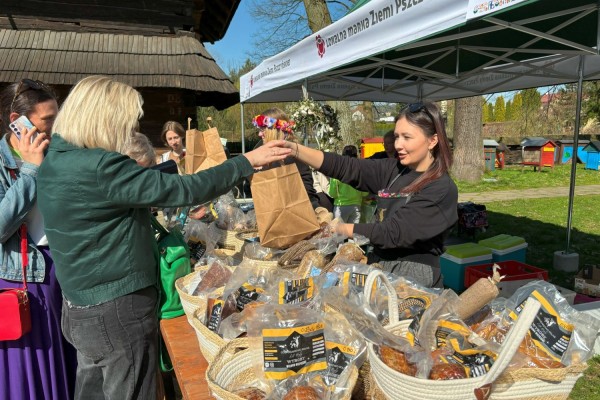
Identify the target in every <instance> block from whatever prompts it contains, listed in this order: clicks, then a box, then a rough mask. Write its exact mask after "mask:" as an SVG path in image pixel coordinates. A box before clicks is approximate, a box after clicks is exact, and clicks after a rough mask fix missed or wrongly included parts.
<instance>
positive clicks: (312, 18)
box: [304, 0, 331, 33]
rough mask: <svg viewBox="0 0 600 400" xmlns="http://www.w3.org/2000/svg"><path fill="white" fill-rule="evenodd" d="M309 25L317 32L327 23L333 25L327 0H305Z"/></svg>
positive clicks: (313, 31) (312, 30)
mask: <svg viewBox="0 0 600 400" xmlns="http://www.w3.org/2000/svg"><path fill="white" fill-rule="evenodd" d="M304 8H305V10H306V18H307V19H308V27H309V28H310V31H311V32H312V33H315V32H317V31H319V30H321V29H323V28H325V27H326V26H327V25H331V15H330V14H329V9H328V8H327V3H326V1H325V0H304Z"/></svg>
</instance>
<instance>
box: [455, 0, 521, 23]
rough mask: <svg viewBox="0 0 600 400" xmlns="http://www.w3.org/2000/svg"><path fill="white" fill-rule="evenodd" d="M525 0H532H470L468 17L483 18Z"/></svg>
mask: <svg viewBox="0 0 600 400" xmlns="http://www.w3.org/2000/svg"><path fill="white" fill-rule="evenodd" d="M525 1H530V0H493V1H491V0H469V8H468V10H469V11H468V12H467V19H473V18H481V17H483V16H484V15H487V14H491V13H495V12H496V11H500V10H503V9H505V8H507V7H512V6H514V5H516V4H519V3H523V2H525Z"/></svg>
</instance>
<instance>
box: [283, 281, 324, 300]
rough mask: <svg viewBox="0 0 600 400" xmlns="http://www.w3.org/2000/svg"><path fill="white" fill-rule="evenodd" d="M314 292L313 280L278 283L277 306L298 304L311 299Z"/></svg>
mask: <svg viewBox="0 0 600 400" xmlns="http://www.w3.org/2000/svg"><path fill="white" fill-rule="evenodd" d="M314 291H315V284H314V280H313V278H306V279H294V280H283V281H280V282H279V294H278V296H277V297H278V299H279V304H298V303H301V302H303V301H306V300H308V299H312V298H313V295H314Z"/></svg>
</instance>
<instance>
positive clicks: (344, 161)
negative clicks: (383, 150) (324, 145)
mask: <svg viewBox="0 0 600 400" xmlns="http://www.w3.org/2000/svg"><path fill="white" fill-rule="evenodd" d="M319 171H320V172H322V173H323V174H325V175H326V176H329V177H331V178H336V179H338V180H339V181H340V182H343V183H346V184H348V185H350V186H352V187H353V188H355V189H358V190H360V191H363V192H369V193H377V191H379V190H380V189H382V188H384V187H385V186H386V184H387V183H388V182H389V181H390V180H391V177H392V176H395V175H396V174H398V171H399V170H398V161H397V160H395V159H392V158H388V159H385V160H369V159H359V158H352V157H344V156H341V155H339V154H333V153H324V159H323V164H322V165H321V168H320V169H319Z"/></svg>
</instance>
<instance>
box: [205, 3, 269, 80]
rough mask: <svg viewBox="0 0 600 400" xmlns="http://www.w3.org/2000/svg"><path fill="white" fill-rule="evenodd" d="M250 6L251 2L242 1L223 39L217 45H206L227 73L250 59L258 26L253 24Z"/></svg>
mask: <svg viewBox="0 0 600 400" xmlns="http://www.w3.org/2000/svg"><path fill="white" fill-rule="evenodd" d="M248 5H249V1H247V0H242V1H240V4H239V6H238V8H237V11H236V12H235V15H234V16H233V20H231V23H230V24H229V28H228V29H227V32H226V33H225V37H224V38H223V39H221V40H219V41H217V42H215V44H210V43H204V45H205V47H206V50H208V52H209V53H210V54H211V55H212V56H213V58H214V59H215V61H216V62H217V64H218V65H219V67H221V69H222V70H223V71H225V73H228V72H229V70H231V69H232V68H238V67H241V66H242V65H244V62H245V61H246V58H248V56H247V53H248V52H249V50H250V49H251V48H252V36H254V32H255V31H256V30H257V29H258V25H257V24H255V23H253V21H252V17H251V16H250V13H249V11H248Z"/></svg>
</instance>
